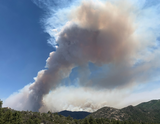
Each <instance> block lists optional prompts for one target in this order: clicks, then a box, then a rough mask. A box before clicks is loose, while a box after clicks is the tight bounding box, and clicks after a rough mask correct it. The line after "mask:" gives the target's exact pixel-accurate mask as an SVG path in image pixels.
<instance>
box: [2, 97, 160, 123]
mask: <svg viewBox="0 0 160 124" xmlns="http://www.w3.org/2000/svg"><path fill="white" fill-rule="evenodd" d="M2 103H3V102H2V101H1V106H2ZM159 107H160V100H152V101H149V102H145V103H141V104H139V105H137V106H128V107H125V108H123V109H115V108H111V107H104V108H101V109H99V110H97V111H96V112H93V113H91V114H90V113H88V112H70V111H62V112H59V113H51V112H50V111H49V112H48V113H40V112H32V111H15V110H13V109H11V108H8V107H6V108H0V124H160V108H159ZM62 114H63V115H64V116H63V115H62ZM65 116H67V117H65ZM75 118H77V119H78V120H77V119H75Z"/></svg>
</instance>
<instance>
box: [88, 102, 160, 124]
mask: <svg viewBox="0 0 160 124" xmlns="http://www.w3.org/2000/svg"><path fill="white" fill-rule="evenodd" d="M90 116H92V117H93V118H108V119H115V120H121V121H125V120H130V121H137V122H150V123H152V122H156V123H160V100H152V101H149V102H145V103H141V104H139V105H137V106H131V105H130V106H127V107H125V108H122V109H116V108H112V107H103V108H101V109H99V110H97V111H95V112H93V113H91V114H90V115H88V116H87V118H88V117H90Z"/></svg>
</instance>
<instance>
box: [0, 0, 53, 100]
mask: <svg viewBox="0 0 160 124" xmlns="http://www.w3.org/2000/svg"><path fill="white" fill-rule="evenodd" d="M44 13H45V12H44V11H43V10H42V9H40V8H39V7H37V6H36V5H35V4H34V3H33V2H32V1H30V0H16V1H13V0H7V1H6V0H1V1H0V17H1V19H0V58H1V61H0V82H1V83H0V85H1V86H0V98H7V97H8V96H9V95H10V94H12V93H13V92H16V91H17V90H18V89H21V88H22V87H23V86H25V85H26V84H28V83H32V82H34V80H33V77H36V75H37V72H38V71H39V70H41V69H43V68H44V66H45V64H46V59H47V58H48V56H49V53H50V52H51V51H53V50H54V48H53V47H51V45H49V44H48V43H47V39H48V38H49V35H48V34H47V33H44V31H43V28H42V25H41V23H40V18H41V17H42V16H43V15H44Z"/></svg>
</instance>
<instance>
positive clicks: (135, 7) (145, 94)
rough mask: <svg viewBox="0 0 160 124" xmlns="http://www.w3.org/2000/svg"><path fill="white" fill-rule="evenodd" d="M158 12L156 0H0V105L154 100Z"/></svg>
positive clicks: (92, 106)
mask: <svg viewBox="0 0 160 124" xmlns="http://www.w3.org/2000/svg"><path fill="white" fill-rule="evenodd" d="M159 13H160V1H159V0H156V1H153V0H142V1H138V0H134V1H133V0H126V1H122V0H96V1H95V2H93V1H92V0H84V1H81V0H77V1H73V0H59V1H54V0H46V1H43V0H15V1H13V0H8V1H6V0H1V1H0V99H2V100H3V101H4V105H3V106H8V107H11V108H14V109H16V110H33V111H41V112H46V111H48V110H51V111H53V112H57V111H61V110H72V111H80V110H83V111H90V112H92V111H95V110H97V109H99V108H101V107H104V106H111V107H115V108H122V107H125V106H127V105H130V104H131V105H136V104H138V103H140V102H145V101H149V100H152V99H160V95H159V94H160V83H159V81H160V77H159V74H160V64H159V63H160V59H159V56H160V46H159V42H160V21H159V20H160V14H159ZM119 101H121V102H119Z"/></svg>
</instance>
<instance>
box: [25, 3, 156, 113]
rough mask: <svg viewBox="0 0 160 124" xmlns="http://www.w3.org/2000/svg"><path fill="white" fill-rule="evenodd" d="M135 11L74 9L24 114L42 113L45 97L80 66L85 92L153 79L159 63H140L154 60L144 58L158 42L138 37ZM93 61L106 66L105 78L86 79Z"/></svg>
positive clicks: (127, 6) (126, 5)
mask: <svg viewBox="0 0 160 124" xmlns="http://www.w3.org/2000/svg"><path fill="white" fill-rule="evenodd" d="M134 11H136V10H135V8H134V7H133V6H130V4H129V3H125V2H123V3H121V4H120V3H116V4H113V3H110V2H107V3H105V4H104V3H101V2H97V3H96V4H95V3H93V2H91V1H89V2H82V4H81V5H80V6H79V7H77V8H75V9H74V10H73V11H72V12H71V13H70V14H69V15H68V18H69V20H70V21H69V22H68V23H66V25H65V26H64V27H63V29H62V30H61V31H60V32H59V33H58V35H57V36H58V37H57V43H58V44H59V46H58V48H57V50H56V52H52V53H50V57H49V58H48V59H47V64H46V65H47V69H46V70H42V71H40V72H39V73H38V76H37V77H36V79H35V82H34V83H33V84H31V85H30V86H29V93H28V94H27V99H26V101H25V104H24V105H25V107H23V109H25V110H32V111H39V109H40V108H43V106H44V103H43V97H44V96H45V95H47V94H49V92H50V91H51V90H53V91H54V90H55V89H56V88H57V87H58V86H59V85H61V80H62V79H64V78H66V77H68V76H69V74H70V73H71V71H72V69H73V68H74V67H77V66H78V67H80V69H79V79H80V81H79V86H81V87H92V88H95V89H114V88H116V89H121V88H123V87H131V86H133V85H135V84H136V83H137V82H142V83H143V82H145V81H146V80H147V79H149V78H150V76H149V75H150V73H151V72H152V71H153V70H154V69H155V68H156V67H158V66H159V64H158V63H159V61H158V62H157V63H154V66H153V62H154V59H152V58H151V59H150V60H148V62H147V63H145V64H144V63H140V60H141V59H142V60H145V61H147V60H146V58H148V57H149V58H150V56H147V57H146V56H145V54H143V50H144V49H145V48H146V47H147V45H148V44H149V43H148V41H149V40H152V39H154V37H152V36H151V37H149V36H148V38H147V39H145V38H146V37H145V35H141V33H139V34H138V33H137V26H138V24H137V23H135V18H136V14H134V13H133V12H134ZM142 44H143V45H142ZM149 45H150V44H149ZM142 56H143V57H142ZM151 57H152V56H151ZM89 62H91V63H94V64H95V65H97V66H101V67H105V69H104V70H105V71H104V72H103V74H101V77H99V76H95V77H94V78H90V79H88V77H89V75H90V71H89V68H88V63H89ZM82 91H83V90H82ZM92 92H93V91H92ZM53 97H54V96H53ZM81 103H82V102H81ZM82 104H83V103H82ZM102 105H104V104H102ZM102 105H100V106H99V107H101V106H102ZM86 106H88V107H91V106H89V105H88V104H87V105H86ZM86 106H84V107H86ZM91 108H94V107H91ZM97 108H98V107H96V108H94V109H97Z"/></svg>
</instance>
